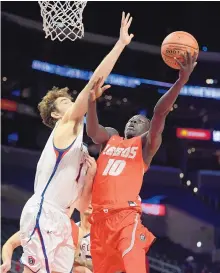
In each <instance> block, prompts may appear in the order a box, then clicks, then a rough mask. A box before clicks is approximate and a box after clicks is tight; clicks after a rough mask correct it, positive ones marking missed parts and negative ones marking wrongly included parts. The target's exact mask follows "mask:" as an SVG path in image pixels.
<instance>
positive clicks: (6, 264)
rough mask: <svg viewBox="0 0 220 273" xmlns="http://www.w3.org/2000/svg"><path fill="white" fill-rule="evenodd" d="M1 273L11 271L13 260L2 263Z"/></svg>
mask: <svg viewBox="0 0 220 273" xmlns="http://www.w3.org/2000/svg"><path fill="white" fill-rule="evenodd" d="M0 268H1V273H7V272H8V271H10V269H11V262H7V261H6V262H4V263H3V264H2V265H1V267H0Z"/></svg>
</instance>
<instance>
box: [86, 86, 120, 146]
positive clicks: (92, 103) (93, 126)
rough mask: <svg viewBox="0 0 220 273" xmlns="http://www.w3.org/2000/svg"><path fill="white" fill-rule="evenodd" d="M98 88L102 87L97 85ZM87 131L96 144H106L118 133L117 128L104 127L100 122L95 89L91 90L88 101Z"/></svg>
mask: <svg viewBox="0 0 220 273" xmlns="http://www.w3.org/2000/svg"><path fill="white" fill-rule="evenodd" d="M97 88H101V87H100V86H97ZM86 133H87V135H88V136H89V137H90V138H91V139H92V141H93V142H94V143H96V144H102V146H105V144H106V143H107V142H108V140H109V139H110V138H111V136H113V135H118V132H117V130H115V129H114V128H111V127H103V126H102V125H100V124H99V120H98V116H97V111H96V98H95V91H94V90H92V91H90V94H89V102H88V112H87V116H86Z"/></svg>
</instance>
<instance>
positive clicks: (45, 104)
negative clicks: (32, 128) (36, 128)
mask: <svg viewBox="0 0 220 273" xmlns="http://www.w3.org/2000/svg"><path fill="white" fill-rule="evenodd" d="M68 91H69V89H68V88H67V87H65V88H61V89H60V88H58V87H53V88H52V90H49V91H48V92H47V94H46V96H44V97H43V99H42V101H41V102H40V103H39V104H38V110H39V111H40V116H41V118H42V120H43V123H44V124H45V125H46V126H48V127H50V128H54V126H55V124H56V122H57V120H56V119H55V118H53V117H52V116H51V113H52V112H53V111H55V110H56V106H55V103H54V102H55V100H56V99H57V98H59V97H66V98H69V99H71V100H72V98H71V96H70V95H69V93H68Z"/></svg>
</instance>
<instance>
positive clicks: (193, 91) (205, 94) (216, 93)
mask: <svg viewBox="0 0 220 273" xmlns="http://www.w3.org/2000/svg"><path fill="white" fill-rule="evenodd" d="M167 91H168V89H160V88H159V89H158V93H160V94H164V93H166V92H167ZM180 95H182V96H191V97H198V98H207V99H215V100H220V88H213V87H201V86H189V85H185V86H184V87H183V88H182V89H181V91H180Z"/></svg>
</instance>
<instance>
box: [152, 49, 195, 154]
mask: <svg viewBox="0 0 220 273" xmlns="http://www.w3.org/2000/svg"><path fill="white" fill-rule="evenodd" d="M183 58H184V62H183V63H181V62H179V61H178V60H177V59H176V61H177V62H178V63H179V65H180V72H179V79H178V80H177V81H176V82H175V83H174V85H173V86H172V87H171V88H170V89H169V90H168V91H167V92H166V94H164V95H163V96H162V97H161V98H160V99H159V101H158V102H157V104H156V106H155V108H154V115H153V118H152V120H151V125H150V130H149V133H148V136H147V146H148V149H147V150H148V153H150V154H151V155H152V156H154V154H155V153H156V151H157V150H158V148H159V146H160V144H161V141H162V132H163V130H164V125H165V119H166V116H167V115H168V113H169V112H170V110H171V108H172V106H173V104H174V103H175V101H176V99H177V97H178V95H179V93H180V91H181V88H182V87H183V86H184V85H185V84H186V83H187V82H188V80H189V77H190V75H191V73H192V72H193V70H194V68H195V66H196V64H197V63H196V62H195V60H196V54H195V55H194V56H193V57H192V56H191V54H190V53H189V52H187V54H186V56H183Z"/></svg>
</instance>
